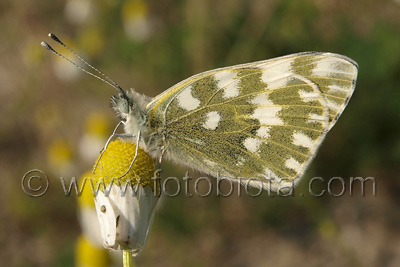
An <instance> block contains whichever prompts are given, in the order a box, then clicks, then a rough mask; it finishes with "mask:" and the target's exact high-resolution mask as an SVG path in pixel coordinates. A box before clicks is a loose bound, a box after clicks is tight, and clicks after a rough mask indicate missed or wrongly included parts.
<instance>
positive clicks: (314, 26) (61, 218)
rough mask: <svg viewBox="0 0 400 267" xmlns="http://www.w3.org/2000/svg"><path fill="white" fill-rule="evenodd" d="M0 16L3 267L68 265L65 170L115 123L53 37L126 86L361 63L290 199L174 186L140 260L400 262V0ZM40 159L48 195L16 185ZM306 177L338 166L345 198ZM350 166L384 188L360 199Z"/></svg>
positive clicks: (6, 9)
mask: <svg viewBox="0 0 400 267" xmlns="http://www.w3.org/2000/svg"><path fill="white" fill-rule="evenodd" d="M0 22H1V25H2V29H1V30H0V40H1V42H0V43H1V45H0V81H1V87H0V99H1V100H2V104H1V105H0V111H1V112H0V114H1V127H0V169H1V171H2V173H1V175H0V182H1V185H0V203H1V204H0V205H1V209H0V229H1V231H0V262H3V263H4V262H7V263H8V266H72V265H74V258H75V256H74V247H75V244H76V240H77V238H78V236H79V235H80V232H81V230H80V226H79V222H78V219H77V201H76V195H75V193H72V194H71V196H70V197H66V196H65V195H64V191H63V188H62V186H61V184H60V179H59V177H64V178H66V180H68V181H69V180H70V179H71V178H72V177H76V178H78V177H80V176H81V175H82V174H83V173H84V172H85V171H87V170H89V169H91V168H92V166H93V163H94V161H95V156H96V155H97V154H98V153H99V151H100V150H101V148H102V146H103V145H104V143H105V140H106V139H107V137H108V136H109V135H110V134H111V132H112V129H113V127H114V126H115V125H116V124H117V122H118V119H117V117H116V116H115V115H114V114H113V112H112V110H111V109H109V97H110V96H111V95H112V94H114V93H116V91H115V89H113V88H112V87H110V86H108V85H107V84H105V83H103V82H101V81H99V80H97V79H94V78H93V77H90V76H89V75H86V74H84V73H83V72H80V71H79V70H78V69H77V68H75V67H73V66H72V65H71V64H69V63H68V62H67V61H65V60H62V59H60V58H59V57H56V56H55V55H53V54H51V53H50V52H49V51H47V50H46V49H44V48H43V47H41V46H40V42H41V41H46V42H49V44H50V45H52V46H53V47H54V48H55V49H56V50H57V51H59V52H61V53H62V54H63V55H66V56H67V57H69V58H71V59H73V61H75V62H78V61H77V60H76V57H74V56H73V55H71V53H69V52H68V51H67V50H66V49H63V48H62V47H60V46H59V45H57V44H55V43H54V42H51V40H50V39H49V38H48V37H47V33H48V32H53V33H55V34H56V35H57V36H58V37H59V38H60V39H62V40H63V41H64V42H65V43H67V44H68V45H70V46H71V47H72V48H73V49H74V50H76V51H77V52H78V53H79V54H80V55H81V56H82V57H83V58H85V59H86V60H87V61H88V62H90V63H91V64H93V65H94V66H95V67H97V68H99V69H101V70H102V71H103V72H104V73H106V74H107V75H108V76H109V77H111V78H112V79H113V80H115V81H117V82H118V83H119V85H120V86H121V87H122V88H125V89H127V88H130V87H134V88H135V89H136V90H137V91H138V92H140V93H144V94H146V95H148V96H152V97H154V96H156V95H157V94H159V93H161V92H163V91H164V90H166V89H168V88H169V87H170V86H172V85H174V84H175V83H178V82H179V81H181V80H183V79H185V78H187V77H189V76H191V75H193V74H196V73H199V72H202V71H206V70H210V69H213V68H217V67H224V66H229V65H234V64H239V63H246V62H252V61H256V60H263V59H268V58H273V57H277V56H282V55H286V54H290V53H296V52H303V51H325V52H335V53H339V54H343V55H346V56H348V57H350V58H352V59H354V60H355V61H357V62H358V64H359V76H358V81H357V86H356V90H355V93H354V95H353V97H352V99H351V100H350V102H349V105H348V107H347V108H346V109H345V111H344V113H343V115H342V116H341V118H340V119H339V121H338V123H337V124H336V126H335V127H334V128H333V129H332V130H331V132H330V133H329V134H328V135H327V138H326V140H325V141H324V143H323V145H322V147H321V149H320V151H319V152H318V154H317V156H316V158H315V160H314V162H313V164H312V165H311V167H310V168H309V170H308V171H307V173H306V175H305V176H304V178H303V180H302V182H301V183H300V185H299V187H298V188H296V190H298V192H299V193H298V194H297V193H296V196H295V197H277V196H275V197H269V196H267V194H266V193H263V194H262V195H261V196H259V197H251V196H248V195H246V194H244V193H243V190H242V195H241V196H238V191H237V184H236V185H235V191H234V193H233V195H232V196H231V197H226V198H224V197H217V196H216V188H215V186H216V183H215V181H214V183H213V191H212V194H211V196H210V197H207V198H202V197H199V196H196V195H194V196H193V197H187V196H185V195H184V194H181V195H179V196H178V197H175V198H168V197H165V198H164V199H162V201H161V202H162V203H160V204H161V205H160V208H159V210H158V211H157V213H156V215H155V221H154V225H153V229H152V232H151V234H150V238H149V241H148V244H147V246H146V247H145V249H144V251H143V253H142V254H141V255H140V256H139V257H138V258H137V259H136V263H137V265H138V266H149V265H157V266H188V265H191V266H293V265H297V266H400V231H399V223H400V212H399V205H400V191H399V190H400V181H399V171H400V164H399V163H400V1H399V0H392V1H374V0H364V1H359V0H356V1H350V0H328V1H320V0H305V1H295V0H282V1H278V0H269V1H264V0H253V1H246V0H233V1H212V0H198V1H195V0H181V1H173V0H164V1H155V0H151V1H150V0H127V1H122V0H120V1H112V0H100V1H94V0H66V1H39V0H33V1H32V0H31V1H28V0H21V1H3V2H1V3H0ZM93 140H97V141H98V142H97V141H93ZM88 147H90V148H91V149H92V150H94V152H91V153H88ZM88 154H89V155H88ZM93 155H94V157H93ZM163 168H164V174H163V176H165V177H167V176H175V177H178V178H182V177H183V176H184V174H185V171H186V170H184V169H182V168H179V167H177V166H174V165H171V164H165V165H163ZM31 169H41V170H43V171H44V172H46V174H47V175H48V176H49V179H50V188H49V191H48V192H47V193H46V194H44V195H43V196H42V197H39V198H32V197H29V196H27V195H25V194H24V192H23V191H22V189H21V179H22V176H23V175H24V174H25V173H26V172H27V171H28V170H31ZM190 175H191V176H192V177H193V178H195V177H199V176H201V174H197V173H194V172H190ZM312 177H322V178H324V179H325V181H328V179H330V178H332V177H341V178H342V179H343V180H344V181H345V183H346V190H345V193H344V195H343V196H341V197H333V196H330V195H328V194H325V195H324V196H323V197H313V196H311V195H310V194H309V193H308V190H309V188H308V185H309V181H310V179H311V178H312ZM351 177H363V178H367V177H374V178H375V180H376V191H377V194H376V196H373V192H372V183H366V192H365V196H362V195H361V193H360V186H359V184H355V187H354V192H353V195H352V196H350V192H349V181H350V179H351ZM181 186H182V187H183V186H184V184H183V182H182V184H181ZM190 188H191V193H194V192H193V183H192V184H191V187H190ZM221 188H222V191H223V192H228V191H229V187H228V186H227V184H223V185H222V186H221ZM168 189H169V190H171V192H172V193H173V192H175V190H176V185H174V184H172V183H171V185H170V186H169V187H168ZM323 189H327V182H325V183H319V182H318V183H317V182H316V183H315V184H314V185H313V190H314V191H315V192H321V191H322V190H323ZM207 190H208V185H207V184H201V186H200V191H201V192H203V193H204V192H207ZM341 190H342V185H341V184H340V183H339V182H338V180H336V181H335V183H332V191H333V192H334V193H336V194H338V193H340V191H341ZM301 192H302V193H303V195H301V194H300V193H301ZM255 193H256V191H255Z"/></svg>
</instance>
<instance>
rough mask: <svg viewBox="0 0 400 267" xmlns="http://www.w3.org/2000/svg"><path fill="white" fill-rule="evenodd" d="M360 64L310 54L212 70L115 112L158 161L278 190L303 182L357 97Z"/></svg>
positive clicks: (126, 101) (128, 97) (123, 98)
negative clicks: (337, 122)
mask: <svg viewBox="0 0 400 267" xmlns="http://www.w3.org/2000/svg"><path fill="white" fill-rule="evenodd" d="M357 73H358V65H357V63H356V62H355V61H354V60H352V59H350V58H348V57H346V56H343V55H339V54H334V53H322V52H305V53H297V54H292V55H287V56H283V57H278V58H274V59H269V60H263V61H257V62H253V63H247V64H241V65H236V66H230V67H225V68H219V69H215V70H210V71H206V72H203V73H200V74H197V75H194V76H192V77H190V78H187V79H185V80H183V81H181V82H180V83H178V84H176V85H174V86H172V87H171V88H169V89H168V90H166V91H165V92H163V93H161V94H160V95H158V96H156V97H154V98H150V97H147V96H145V95H142V94H140V93H138V92H136V91H135V90H133V89H131V90H129V91H127V92H125V91H124V90H122V89H121V88H120V87H119V86H118V85H116V84H115V83H114V82H113V81H112V80H111V79H109V80H111V82H112V83H113V84H115V85H116V86H118V89H119V91H120V92H119V93H118V94H117V95H115V96H112V98H111V103H112V108H113V109H114V110H115V112H116V113H117V114H118V116H119V117H120V119H121V122H122V123H123V124H124V128H125V132H126V133H127V134H129V135H131V136H135V137H138V141H139V142H138V143H139V145H140V147H142V148H143V149H144V150H145V151H146V152H147V153H148V154H150V155H151V156H152V157H153V158H155V159H158V160H160V161H161V160H162V159H164V158H165V159H167V160H170V161H172V162H175V163H178V164H180V165H183V166H186V167H189V168H191V169H194V170H197V171H199V172H202V173H205V174H208V175H211V176H214V177H224V178H227V179H230V180H232V181H237V180H239V181H240V182H242V183H243V182H247V183H248V184H249V185H251V186H257V187H262V188H265V189H269V190H274V191H278V190H280V188H283V187H288V186H292V185H294V184H297V183H298V182H299V180H300V178H301V177H302V176H303V174H304V172H305V170H306V168H307V166H308V165H309V164H310V162H311V161H312V159H313V157H314V156H315V154H316V152H317V150H318V148H319V147H320V145H321V143H322V141H323V139H324V138H325V136H326V134H327V133H328V131H329V130H330V129H331V128H332V127H333V126H334V125H335V123H336V121H337V120H338V118H339V117H340V115H341V114H342V112H343V110H344V108H345V107H346V105H347V103H348V102H349V99H350V97H351V96H352V94H353V92H354V89H355V85H356V79H357Z"/></svg>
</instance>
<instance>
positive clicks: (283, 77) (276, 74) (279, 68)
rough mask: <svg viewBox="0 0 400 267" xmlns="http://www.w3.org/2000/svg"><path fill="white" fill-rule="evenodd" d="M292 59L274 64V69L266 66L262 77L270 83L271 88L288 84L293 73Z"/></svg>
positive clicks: (265, 81)
mask: <svg viewBox="0 0 400 267" xmlns="http://www.w3.org/2000/svg"><path fill="white" fill-rule="evenodd" d="M291 70H292V61H291V60H290V61H288V62H285V63H283V64H279V65H276V66H273V68H272V70H271V69H269V68H266V69H265V70H264V71H263V74H262V75H261V79H262V81H263V82H264V83H266V84H267V85H268V88H269V89H273V88H280V87H283V86H286V84H287V81H288V77H289V76H290V75H291V74H292V72H291Z"/></svg>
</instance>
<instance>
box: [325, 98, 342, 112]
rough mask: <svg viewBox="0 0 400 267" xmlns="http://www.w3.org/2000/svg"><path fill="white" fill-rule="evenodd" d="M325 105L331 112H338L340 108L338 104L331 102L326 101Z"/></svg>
mask: <svg viewBox="0 0 400 267" xmlns="http://www.w3.org/2000/svg"><path fill="white" fill-rule="evenodd" d="M326 103H327V106H328V108H329V109H332V110H340V109H341V108H342V107H341V106H340V105H339V104H337V103H335V102H333V101H332V100H326Z"/></svg>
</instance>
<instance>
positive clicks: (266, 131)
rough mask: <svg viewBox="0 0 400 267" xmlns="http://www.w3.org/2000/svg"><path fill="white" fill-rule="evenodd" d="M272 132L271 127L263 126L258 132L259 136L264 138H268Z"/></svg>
mask: <svg viewBox="0 0 400 267" xmlns="http://www.w3.org/2000/svg"><path fill="white" fill-rule="evenodd" d="M270 130H271V127H269V126H261V127H260V128H259V129H258V130H257V135H258V136H260V137H263V138H268V137H269V136H270V135H269V131H270Z"/></svg>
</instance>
